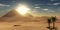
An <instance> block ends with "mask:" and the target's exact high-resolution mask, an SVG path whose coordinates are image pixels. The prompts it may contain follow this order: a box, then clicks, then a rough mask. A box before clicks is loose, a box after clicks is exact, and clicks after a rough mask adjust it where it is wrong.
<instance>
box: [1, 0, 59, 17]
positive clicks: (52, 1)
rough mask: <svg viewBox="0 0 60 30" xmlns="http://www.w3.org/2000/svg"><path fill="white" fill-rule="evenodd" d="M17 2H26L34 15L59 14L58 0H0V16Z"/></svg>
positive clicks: (16, 4)
mask: <svg viewBox="0 0 60 30" xmlns="http://www.w3.org/2000/svg"><path fill="white" fill-rule="evenodd" d="M18 4H26V5H27V6H28V7H29V8H30V9H31V14H33V15H36V16H60V0H0V16H3V15H5V14H6V13H8V12H9V11H11V10H12V9H14V8H15V7H16V6H18Z"/></svg>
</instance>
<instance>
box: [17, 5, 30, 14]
mask: <svg viewBox="0 0 60 30" xmlns="http://www.w3.org/2000/svg"><path fill="white" fill-rule="evenodd" d="M29 10H30V9H29V8H27V7H26V6H18V7H17V9H16V11H17V12H18V13H20V14H22V15H25V14H26V13H28V11H29Z"/></svg>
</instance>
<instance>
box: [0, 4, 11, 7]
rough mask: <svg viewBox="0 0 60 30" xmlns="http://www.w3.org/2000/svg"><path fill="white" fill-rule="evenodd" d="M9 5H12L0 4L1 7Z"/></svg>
mask: <svg viewBox="0 0 60 30" xmlns="http://www.w3.org/2000/svg"><path fill="white" fill-rule="evenodd" d="M5 6H6V7H9V6H10V5H6V4H0V7H5Z"/></svg>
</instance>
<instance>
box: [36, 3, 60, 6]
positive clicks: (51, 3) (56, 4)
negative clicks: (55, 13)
mask: <svg viewBox="0 0 60 30" xmlns="http://www.w3.org/2000/svg"><path fill="white" fill-rule="evenodd" d="M40 5H60V3H47V4H35V6H40Z"/></svg>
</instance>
